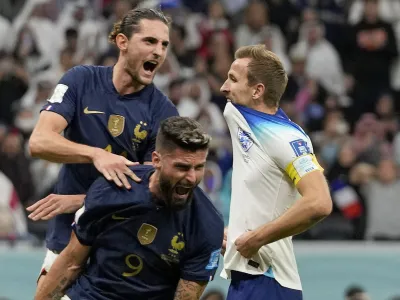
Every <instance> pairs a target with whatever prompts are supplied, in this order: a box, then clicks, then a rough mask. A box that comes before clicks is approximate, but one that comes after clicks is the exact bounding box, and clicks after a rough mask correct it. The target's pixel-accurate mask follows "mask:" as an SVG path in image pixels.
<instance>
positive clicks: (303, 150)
mask: <svg viewBox="0 0 400 300" xmlns="http://www.w3.org/2000/svg"><path fill="white" fill-rule="evenodd" d="M290 146H291V147H292V149H293V151H294V153H295V154H296V156H302V155H304V154H310V153H311V150H310V147H308V145H307V142H306V141H305V140H302V139H298V140H294V141H291V142H290Z"/></svg>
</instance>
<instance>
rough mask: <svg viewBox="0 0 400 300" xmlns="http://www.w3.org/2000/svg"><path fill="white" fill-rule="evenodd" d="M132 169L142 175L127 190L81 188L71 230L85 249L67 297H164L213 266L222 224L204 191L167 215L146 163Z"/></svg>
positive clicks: (207, 275) (208, 275) (102, 183)
mask: <svg viewBox="0 0 400 300" xmlns="http://www.w3.org/2000/svg"><path fill="white" fill-rule="evenodd" d="M131 169H132V171H133V172H135V173H136V174H137V175H138V176H140V177H141V178H142V181H141V182H140V183H134V182H133V181H132V180H130V181H131V183H132V189H131V190H124V189H120V188H118V187H116V186H115V185H114V184H112V183H110V182H108V181H107V180H105V179H104V178H99V179H97V180H96V181H95V183H94V184H93V185H92V186H91V188H90V189H89V191H88V194H87V196H86V199H85V209H84V212H83V214H82V215H81V216H80V217H79V218H77V220H76V222H75V224H74V231H75V234H76V236H77V238H78V239H79V241H80V242H81V243H82V244H84V245H88V246H91V247H92V248H91V251H90V258H89V264H88V266H87V268H86V269H85V271H84V272H83V274H82V275H81V276H80V277H79V278H78V279H77V281H76V282H75V283H74V285H73V286H72V287H71V288H70V289H69V290H68V291H67V293H66V294H67V295H68V296H69V297H70V298H71V299H72V300H78V299H85V300H92V299H93V300H103V299H104V300H114V299H115V300H120V299H121V300H126V299H135V300H158V299H159V300H169V299H173V298H174V293H175V290H176V287H177V284H178V281H179V279H180V278H182V279H185V280H190V281H209V280H211V279H212V278H213V276H214V274H215V272H216V270H217V268H218V262H219V257H220V250H221V245H222V239H223V231H224V223H223V220H222V217H221V215H220V214H219V213H218V211H217V210H216V209H215V207H214V206H213V204H212V203H211V201H210V200H209V199H208V197H207V196H206V195H205V194H204V192H203V191H202V190H201V189H200V188H196V189H195V191H194V196H193V200H192V202H191V204H189V205H187V206H186V207H185V208H184V209H183V210H180V211H175V212H174V211H171V210H169V209H167V208H166V207H163V206H160V205H157V204H156V201H155V200H154V199H153V198H152V195H151V194H150V191H149V187H148V186H149V177H150V175H151V174H152V173H153V168H152V167H151V166H133V167H131Z"/></svg>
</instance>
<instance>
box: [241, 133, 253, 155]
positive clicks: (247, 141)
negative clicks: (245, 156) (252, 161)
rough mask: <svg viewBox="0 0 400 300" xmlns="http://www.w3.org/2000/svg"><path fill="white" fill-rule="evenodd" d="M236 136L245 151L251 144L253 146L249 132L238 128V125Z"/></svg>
mask: <svg viewBox="0 0 400 300" xmlns="http://www.w3.org/2000/svg"><path fill="white" fill-rule="evenodd" d="M238 138H239V143H240V145H241V146H242V149H243V150H244V151H245V152H247V151H249V150H250V148H251V146H253V144H254V142H253V140H252V139H251V137H250V133H249V132H246V131H244V130H242V129H240V127H239V128H238Z"/></svg>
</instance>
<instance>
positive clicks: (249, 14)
mask: <svg viewBox="0 0 400 300" xmlns="http://www.w3.org/2000/svg"><path fill="white" fill-rule="evenodd" d="M266 30H270V32H271V35H272V37H271V38H272V39H273V44H274V45H276V47H277V48H278V49H285V47H286V46H285V44H286V43H285V39H284V37H283V35H282V32H281V30H280V29H279V27H277V26H276V25H273V24H270V22H269V14H268V8H267V6H266V5H265V3H263V2H261V1H259V0H252V1H250V3H249V5H248V6H247V8H246V12H245V19H244V23H243V24H241V25H240V26H239V27H238V29H237V31H236V34H235V47H236V48H239V47H241V46H247V45H253V44H257V43H258V42H259V41H261V40H262V34H263V32H265V31H266Z"/></svg>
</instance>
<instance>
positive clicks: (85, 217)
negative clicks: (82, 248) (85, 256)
mask: <svg viewBox="0 0 400 300" xmlns="http://www.w3.org/2000/svg"><path fill="white" fill-rule="evenodd" d="M113 198H115V192H114V189H113V188H112V187H111V186H110V184H109V182H107V181H106V180H105V179H103V178H99V179H97V180H96V181H95V182H94V183H93V184H92V186H91V187H90V189H89V190H88V192H87V194H86V198H85V201H84V206H83V207H82V208H81V209H80V210H78V211H77V212H76V214H75V221H74V223H73V230H74V232H75V235H76V237H77V238H78V240H79V242H80V243H81V244H82V245H86V246H91V245H92V244H93V242H94V241H95V239H96V237H97V236H98V235H99V234H100V233H101V232H102V231H103V228H104V226H105V225H106V222H107V221H108V219H109V218H108V216H109V214H110V208H109V206H108V205H107V203H105V202H107V201H108V200H109V201H110V202H111V201H112V199H113Z"/></svg>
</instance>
